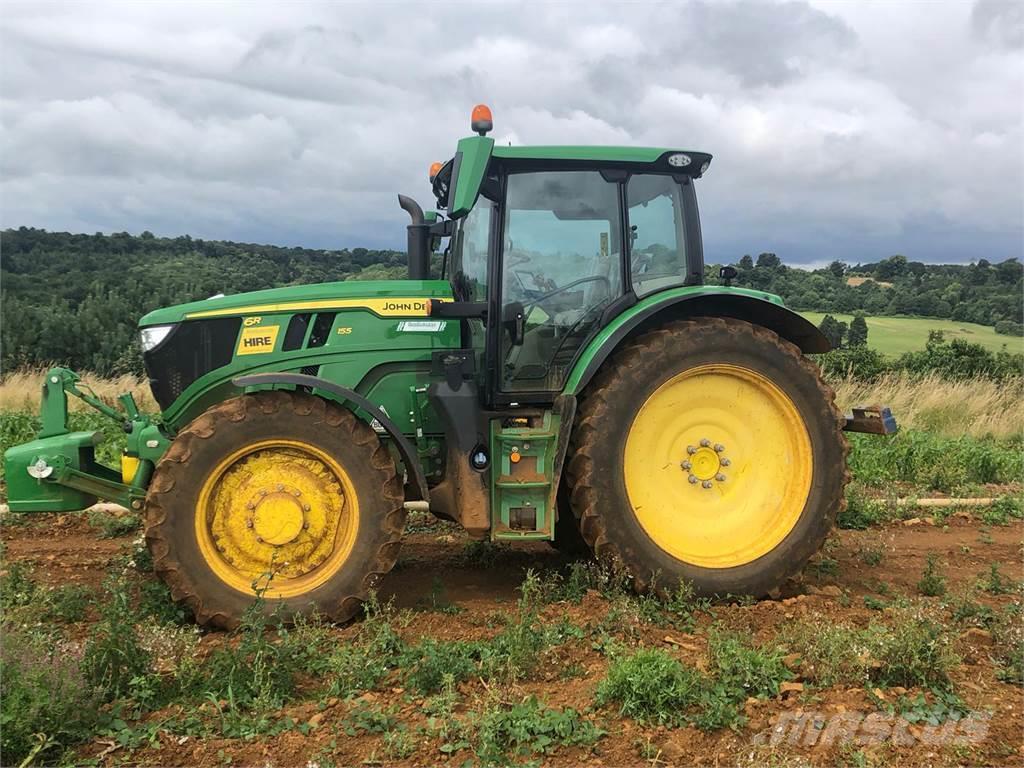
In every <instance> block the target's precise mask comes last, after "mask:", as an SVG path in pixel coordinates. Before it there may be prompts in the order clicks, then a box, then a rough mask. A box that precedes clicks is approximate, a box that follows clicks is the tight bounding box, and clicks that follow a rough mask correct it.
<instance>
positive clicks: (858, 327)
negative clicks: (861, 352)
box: [847, 312, 868, 347]
mask: <svg viewBox="0 0 1024 768" xmlns="http://www.w3.org/2000/svg"><path fill="white" fill-rule="evenodd" d="M867 343H868V323H867V320H865V319H864V313H863V312H858V313H857V314H856V315H854V316H853V320H852V321H851V322H850V333H849V335H848V336H847V344H848V345H849V346H851V347H865V346H867Z"/></svg>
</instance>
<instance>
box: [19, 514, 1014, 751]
mask: <svg viewBox="0 0 1024 768" xmlns="http://www.w3.org/2000/svg"><path fill="white" fill-rule="evenodd" d="M1022 532H1024V526H1022V525H1021V523H1019V522H1015V523H1013V524H1011V525H1009V526H1006V527H990V528H989V527H984V526H981V525H980V524H978V523H977V522H976V521H974V520H972V519H969V518H967V517H966V516H961V515H954V516H952V517H950V518H949V519H948V520H947V521H946V523H945V524H944V525H942V526H939V525H932V524H929V523H928V522H927V521H919V522H913V523H912V524H906V523H905V522H902V523H896V524H893V525H891V526H887V527H884V528H873V529H870V530H866V531H837V532H836V533H835V534H834V536H833V537H832V538H831V539H830V540H829V542H828V543H827V544H826V548H825V551H824V553H823V557H824V558H825V559H826V563H827V566H818V567H817V569H814V568H812V569H810V570H809V571H806V572H805V575H804V576H803V577H801V578H800V579H798V580H794V581H791V582H790V583H788V584H787V585H786V586H785V588H784V589H783V591H782V593H781V594H780V595H779V596H778V597H777V598H776V599H767V600H762V601H759V602H755V603H753V604H749V605H741V604H720V605H716V606H715V608H714V618H713V620H714V621H715V622H717V623H719V624H721V625H724V626H726V627H728V628H732V629H737V630H740V631H742V632H744V633H749V634H750V636H752V637H754V638H755V639H757V640H764V639H769V638H772V637H774V636H775V634H776V633H777V632H779V631H780V630H782V629H783V628H784V627H785V625H787V623H789V622H801V621H808V620H812V619H814V618H821V619H824V620H826V621H829V622H846V623H853V624H858V625H866V624H867V623H868V622H870V621H871V620H872V619H874V618H877V617H878V615H879V614H878V612H877V611H873V610H871V609H870V608H869V607H867V606H866V605H865V601H864V597H865V596H866V595H878V593H879V584H880V583H884V584H885V585H887V588H888V594H890V595H892V596H898V595H906V596H911V597H914V598H915V599H918V598H919V595H918V594H917V590H916V584H917V582H918V581H919V580H920V578H921V574H922V570H923V568H924V566H925V560H926V557H927V556H928V555H929V553H934V554H935V555H937V556H938V562H939V563H940V564H941V567H942V572H943V574H944V575H945V577H946V578H947V581H948V592H947V594H956V593H957V592H958V591H961V590H966V589H969V588H971V587H972V586H973V585H974V584H975V582H976V580H977V579H978V578H979V575H982V574H983V573H985V572H987V571H988V569H989V566H990V564H991V563H996V562H997V563H1000V564H1001V568H1002V572H1003V573H1004V575H1005V576H1007V577H1008V578H1011V579H1013V580H1015V581H1017V582H1020V580H1022V579H1024V569H1022V565H1021V559H1022ZM2 538H3V542H4V545H5V553H6V559H7V561H8V562H12V561H30V562H31V564H32V565H33V568H34V574H33V575H34V578H36V579H37V580H38V581H39V582H41V583H45V584H51V585H57V584H68V583H78V584H88V585H91V586H95V587H99V585H100V584H101V583H102V581H103V579H104V577H105V575H106V573H107V571H108V569H109V568H111V566H112V565H113V564H114V563H115V561H117V560H118V559H119V558H120V557H122V556H123V555H124V554H125V552H126V551H128V550H130V547H131V541H132V539H133V538H135V535H130V536H126V537H122V538H119V539H100V538H98V537H97V533H96V531H95V530H94V529H92V528H91V527H90V526H89V525H88V524H87V522H86V521H85V519H83V518H82V517H80V516H79V517H76V516H73V515H63V516H58V515H45V516H39V517H37V518H34V519H33V520H32V521H31V522H30V523H27V524H24V525H15V526H10V525H9V526H4V528H3V531H2ZM466 543H467V542H466V540H465V538H464V537H463V536H462V535H461V534H460V533H459V532H458V530H457V529H455V528H453V527H450V526H446V525H443V524H437V525H430V524H427V525H423V524H421V525H418V526H415V528H414V532H412V533H409V534H407V537H406V541H405V544H404V546H403V550H402V555H401V557H400V560H399V563H398V565H397V566H396V568H395V570H394V571H393V572H392V573H391V574H390V575H389V576H388V577H387V578H386V579H385V581H384V583H383V584H382V586H381V590H380V593H381V598H382V600H388V599H390V598H393V599H394V601H395V603H396V604H397V606H398V607H400V608H409V609H413V610H412V613H411V617H412V618H411V620H410V621H409V623H408V625H407V626H405V627H404V628H402V629H401V634H402V637H403V639H405V640H406V641H407V642H416V641H417V640H418V639H419V638H422V637H432V638H436V639H445V640H449V639H477V638H481V637H486V636H489V635H490V634H493V631H492V629H491V627H492V626H493V621H492V620H491V619H492V617H493V616H494V614H495V613H496V612H498V613H502V612H505V613H507V612H509V611H511V610H512V609H513V606H514V603H515V600H516V599H517V597H518V592H517V589H518V587H519V586H520V584H521V583H522V580H523V577H524V574H525V572H526V570H527V569H528V568H533V569H537V570H541V569H552V568H558V567H560V566H564V565H565V563H566V559H565V558H564V557H563V556H562V555H560V554H559V553H557V552H556V551H555V550H553V549H552V548H551V547H549V546H548V545H547V544H546V543H539V544H524V545H521V546H517V547H515V548H513V549H511V550H510V551H502V552H500V556H498V557H496V558H495V559H494V561H493V562H491V563H489V564H485V563H481V562H479V561H477V560H474V559H473V558H471V557H467V548H466ZM879 550H880V551H881V552H882V553H883V557H882V559H881V562H880V563H878V564H877V565H875V566H873V567H871V566H869V565H866V564H865V557H864V553H865V552H866V551H879ZM924 599H926V600H928V599H930V600H935V601H939V600H940V598H924ZM975 599H977V600H979V601H980V602H983V603H986V604H989V605H990V606H992V607H993V608H999V607H1001V606H1003V605H1006V604H1007V603H1008V602H1009V601H1010V600H1012V599H1013V596H1012V595H1009V596H1007V595H989V594H986V593H984V592H981V591H979V592H978V593H977V595H976V598H975ZM439 600H441V601H443V602H444V603H445V604H451V605H455V606H458V608H459V609H460V610H459V611H458V612H457V613H450V612H440V611H437V610H431V606H435V607H436V605H437V604H438V601H439ZM608 608H609V604H608V602H607V601H606V600H605V599H604V598H602V597H601V596H600V595H598V594H597V593H596V592H590V593H588V594H587V596H586V597H585V598H584V600H583V601H582V603H581V604H579V605H574V604H571V603H557V604H554V605H551V606H548V607H547V608H545V613H544V614H543V617H544V618H545V619H550V620H551V621H557V620H558V619H560V618H562V617H563V616H567V617H568V618H569V620H570V621H571V623H572V624H574V625H576V626H579V627H581V628H584V629H586V628H590V627H593V626H594V625H596V624H597V623H598V622H600V621H601V620H602V619H603V618H604V617H605V616H606V614H607V611H608ZM711 621H712V619H711V618H710V617H707V618H702V619H701V620H700V622H699V623H698V627H697V629H696V630H695V631H694V632H693V633H692V634H682V633H680V632H677V631H674V630H670V629H666V628H664V627H658V626H657V625H654V624H650V625H645V626H643V627H641V628H640V630H639V631H640V642H641V643H642V644H643V645H645V646H655V647H661V648H664V649H666V650H668V651H670V652H671V653H673V654H674V655H676V656H678V658H680V659H681V660H683V661H686V662H688V663H690V664H694V665H698V666H700V665H701V664H703V663H706V662H704V661H703V658H704V654H705V649H706V636H705V634H704V632H703V630H704V629H706V628H707V626H708V625H709V623H710V622H711ZM333 631H334V632H336V633H337V638H338V641H339V642H345V641H346V639H347V638H350V637H352V636H353V634H354V633H356V632H357V631H358V622H356V623H355V624H353V625H349V626H347V627H340V628H337V629H336V630H333ZM956 631H957V632H958V635H959V641H958V646H957V647H958V651H959V652H960V654H961V657H962V663H961V664H960V666H959V667H958V668H957V669H956V670H955V672H954V682H955V683H956V689H957V691H958V692H959V694H960V695H961V697H962V698H963V700H964V701H965V702H966V704H967V705H969V707H970V708H971V710H972V711H976V712H978V713H983V720H984V726H983V731H984V733H983V734H982V736H981V737H980V738H976V739H974V743H971V744H967V745H963V744H961V745H957V744H955V743H951V742H948V741H947V742H946V743H941V742H936V741H931V742H929V739H928V738H927V734H924V736H922V731H921V728H922V726H921V725H920V724H918V725H911V726H910V730H909V733H910V735H909V737H907V738H908V739H909V741H907V740H906V739H905V740H904V741H902V742H900V741H899V740H897V739H895V737H893V738H892V739H889V740H886V741H884V742H883V743H881V744H878V745H872V746H869V747H866V748H864V750H863V751H862V752H861V753H860V757H857V756H851V747H850V745H848V744H847V745H845V746H844V745H843V744H842V743H841V740H835V741H834V742H833V743H831V744H811V745H810V746H808V745H807V744H806V743H795V744H794V743H790V742H789V741H787V740H785V739H781V740H779V739H775V740H773V739H772V733H773V730H772V729H773V728H780V727H782V725H784V724H785V723H786V722H788V721H789V720H790V719H792V718H793V717H799V716H801V715H802V714H808V713H809V714H812V715H821V716H823V717H825V718H832V717H834V716H836V715H844V714H854V715H856V716H858V717H859V715H860V714H865V715H866V714H869V713H871V712H875V711H877V710H878V708H879V705H878V703H877V702H872V701H871V700H870V695H869V692H868V691H866V690H865V689H863V688H851V689H827V690H824V691H820V690H819V691H808V692H800V691H787V692H786V693H783V694H781V695H780V696H779V697H778V698H776V699H774V700H767V701H761V700H753V699H752V700H749V701H748V702H747V706H746V715H747V717H748V722H747V724H746V726H745V727H743V728H742V729H740V730H736V731H733V730H729V729H724V730H720V731H712V732H702V731H699V730H696V729H694V728H680V729H674V730H668V729H665V728H657V727H644V726H641V725H638V724H636V723H634V722H633V721H631V720H629V719H625V718H620V717H618V714H617V713H616V712H614V711H609V710H608V709H607V708H605V709H604V710H597V711H594V710H593V709H592V706H593V699H594V692H595V689H596V687H597V685H598V683H599V681H600V680H601V679H602V678H603V676H604V673H605V670H606V669H607V665H608V660H607V657H606V656H605V655H603V654H602V653H601V652H600V651H599V650H598V649H595V648H594V647H593V643H592V642H591V640H590V638H589V637H588V638H586V639H584V640H582V641H578V642H574V641H570V642H568V643H566V644H563V645H562V646H559V647H558V649H557V651H556V652H555V655H556V658H557V661H558V664H557V665H551V668H550V669H549V670H542V671H541V673H540V674H539V675H538V676H535V679H533V680H530V681H528V682H525V683H522V684H520V687H521V688H522V691H521V692H522V693H525V694H535V695H537V696H538V698H540V699H541V700H542V701H544V702H545V703H547V704H548V705H549V706H554V707H565V706H571V707H573V708H575V709H576V710H578V711H580V712H586V713H587V714H588V715H589V716H592V717H594V718H595V720H596V721H597V722H599V724H600V725H601V727H603V728H605V729H606V730H607V735H606V736H604V737H603V738H602V739H600V740H599V741H598V742H597V744H596V745H595V746H594V747H589V748H578V747H575V748H563V749H560V750H558V752H557V753H556V754H554V755H553V756H549V757H544V758H542V759H541V760H540V762H541V763H543V764H545V765H559V766H569V765H645V764H646V765H652V766H659V765H681V766H682V765H766V764H771V765H798V764H803V763H805V762H809V763H813V764H820V765H836V764H840V765H841V764H847V763H849V764H903V765H936V764H937V765H946V764H949V765H959V764H966V765H972V764H982V765H989V764H992V765H1024V736H1022V734H1024V713H1022V709H1024V691H1022V689H1021V688H1020V687H1017V686H1014V685H1010V684H1007V683H1003V682H1000V681H999V680H998V679H997V677H996V674H995V668H994V664H993V662H992V660H991V659H990V657H989V654H988V653H987V645H988V644H989V643H990V638H988V637H986V633H984V632H982V631H981V630H969V629H968V630H963V629H962V628H957V629H956ZM221 642H225V636H224V635H223V634H220V633H209V634H205V635H204V636H203V639H202V641H201V643H200V650H202V649H203V648H208V647H211V646H215V645H216V644H217V643H221ZM570 666H571V667H575V668H577V669H578V670H579V673H578V674H577V675H575V676H571V677H568V678H567V676H566V675H564V674H560V669H564V668H566V667H570ZM797 680H799V677H798V678H797ZM481 685H484V684H482V683H479V684H477V683H472V684H470V683H464V684H462V685H460V692H461V693H464V694H465V697H466V698H467V699H468V698H470V697H471V696H472V695H474V694H478V693H481V692H483V688H481ZM484 687H486V686H485V685H484ZM910 693H911V694H912V693H913V691H911V692H910ZM886 695H888V696H890V697H891V695H892V694H891V693H889V694H886V693H885V692H882V698H883V700H884V699H885V696H886ZM362 698H363V700H365V701H373V702H376V703H380V704H384V705H389V706H390V705H393V706H395V707H396V708H397V710H398V711H399V712H400V718H401V719H402V721H403V722H405V723H406V724H407V725H408V726H409V729H410V731H414V729H415V727H416V726H417V725H418V724H422V723H423V722H425V715H424V714H423V713H422V711H421V709H420V705H421V704H422V703H423V701H422V699H419V700H417V699H416V698H415V697H412V696H410V695H409V694H408V693H406V692H405V691H403V690H402V689H401V688H398V687H394V688H390V689H388V688H385V689H384V690H383V691H376V692H373V693H368V694H364V696H363V697H362ZM352 706H353V705H352V702H347V701H338V700H336V699H327V700H326V701H324V700H320V701H318V700H317V698H316V697H315V696H312V697H311V698H310V700H308V701H303V702H300V703H296V704H293V705H290V706H289V707H288V708H286V710H285V712H283V713H282V714H288V715H290V716H291V717H292V718H293V719H295V720H296V721H298V722H301V721H312V722H313V724H314V725H315V727H312V728H310V729H308V733H307V734H303V733H300V732H298V731H296V730H292V731H287V732H285V733H282V734H280V735H277V736H273V737H257V738H254V739H252V740H241V739H240V740H220V739H216V740H206V741H196V740H193V739H188V738H183V737H174V736H171V735H169V734H162V735H160V737H159V739H158V741H157V743H156V744H154V745H153V746H152V747H147V748H145V749H142V750H141V751H136V752H134V753H133V754H131V755H130V756H129V755H125V754H124V752H123V751H121V750H118V749H111V748H110V745H109V744H103V743H91V744H87V745H85V746H84V747H83V748H82V749H81V750H80V753H79V754H80V757H81V758H82V759H83V760H85V759H96V758H98V759H99V762H100V763H101V764H111V765H113V764H118V763H119V762H121V761H123V760H127V761H128V762H130V763H133V764H134V763H142V764H151V765H167V766H170V765H199V766H213V765H224V764H232V765H260V766H264V765H267V766H286V765H287V766H292V765H297V766H307V765H308V766H310V767H312V766H314V765H320V760H321V758H320V757H318V756H322V755H329V757H330V760H331V761H333V763H335V764H337V765H380V764H390V761H387V760H385V759H383V758H381V757H380V755H381V754H382V750H381V737H380V736H379V735H369V734H366V733H361V734H360V735H358V736H354V737H353V736H346V735H345V734H344V732H343V731H339V730H338V728H336V727H332V726H333V725H338V724H340V723H341V722H342V721H343V720H344V718H345V716H346V714H347V713H348V712H349V710H350V708H351V707H352ZM158 715H159V713H154V714H153V715H151V717H156V716H158ZM915 729H916V730H915ZM776 741H778V743H775V742H776ZM332 742H333V746H332ZM638 745H645V746H638ZM437 746H438V745H437V743H436V742H431V743H427V742H426V741H423V743H421V744H418V745H417V748H416V751H415V752H414V753H413V754H412V756H411V757H409V758H408V759H407V760H405V761H403V762H405V763H407V764H415V765H446V764H450V765H462V764H463V763H464V761H465V760H466V755H467V754H471V753H467V752H462V753H459V754H456V755H452V756H449V755H446V754H442V753H441V752H439V751H438V748H437ZM865 755H866V757H867V758H868V759H869V760H870V761H872V762H871V763H858V762H857V761H858V760H862V759H863V758H864V756H865ZM876 760H877V761H878V762H875V761H876Z"/></svg>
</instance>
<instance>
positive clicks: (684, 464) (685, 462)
mask: <svg viewBox="0 0 1024 768" xmlns="http://www.w3.org/2000/svg"><path fill="white" fill-rule="evenodd" d="M679 466H681V467H682V468H683V469H692V468H693V464H692V463H690V462H689V461H684V462H683V463H682V464H680V465H679Z"/></svg>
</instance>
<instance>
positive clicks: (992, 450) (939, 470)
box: [849, 430, 1024, 492]
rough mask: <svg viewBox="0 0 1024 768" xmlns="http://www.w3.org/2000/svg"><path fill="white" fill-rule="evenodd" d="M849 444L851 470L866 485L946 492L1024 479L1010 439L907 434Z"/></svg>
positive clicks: (1023, 463) (853, 439)
mask: <svg viewBox="0 0 1024 768" xmlns="http://www.w3.org/2000/svg"><path fill="white" fill-rule="evenodd" d="M850 444H851V452H850V459H849V465H850V470H851V471H852V473H853V476H854V477H855V478H856V479H857V480H858V481H859V482H861V483H864V484H866V485H872V486H885V485H887V484H889V483H891V482H893V481H898V482H909V483H913V484H914V485H918V486H922V487H924V488H927V489H929V490H937V491H946V492H948V491H951V490H952V489H953V488H955V487H957V486H961V485H966V484H969V483H975V484H987V483H1011V482H1015V481H1016V480H1017V479H1019V478H1020V477H1021V476H1024V452H1022V451H1021V450H1020V445H1019V444H1016V443H1015V441H1012V440H1011V441H999V440H994V439H989V438H976V437H968V436H962V437H943V436H941V435H938V434H936V433H933V432H921V431H917V430H903V431H901V432H899V433H898V434H896V435H894V436H893V437H890V438H886V439H884V440H879V439H877V438H874V437H872V436H870V435H851V436H850Z"/></svg>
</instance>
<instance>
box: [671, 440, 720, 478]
mask: <svg viewBox="0 0 1024 768" xmlns="http://www.w3.org/2000/svg"><path fill="white" fill-rule="evenodd" d="M724 453H725V446H724V445H722V444H721V443H715V444H714V446H712V445H711V441H710V440H708V439H707V438H706V437H705V438H702V439H701V441H700V446H699V447H698V446H694V445H688V446H686V454H687V458H686V459H684V460H683V461H682V463H681V464H680V466H681V467H682V468H683V469H684V470H686V471H687V472H688V473H689V475H688V477H687V479H688V480H689V481H690V484H691V485H696V484H697V483H700V485H701V487H702V488H704V489H710V488H713V487H714V485H715V483H724V482H725V480H726V477H725V473H724V472H723V471H722V470H723V469H724V468H725V467H728V466H729V464H730V461H729V459H728V458H726V457H725V455H724Z"/></svg>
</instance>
